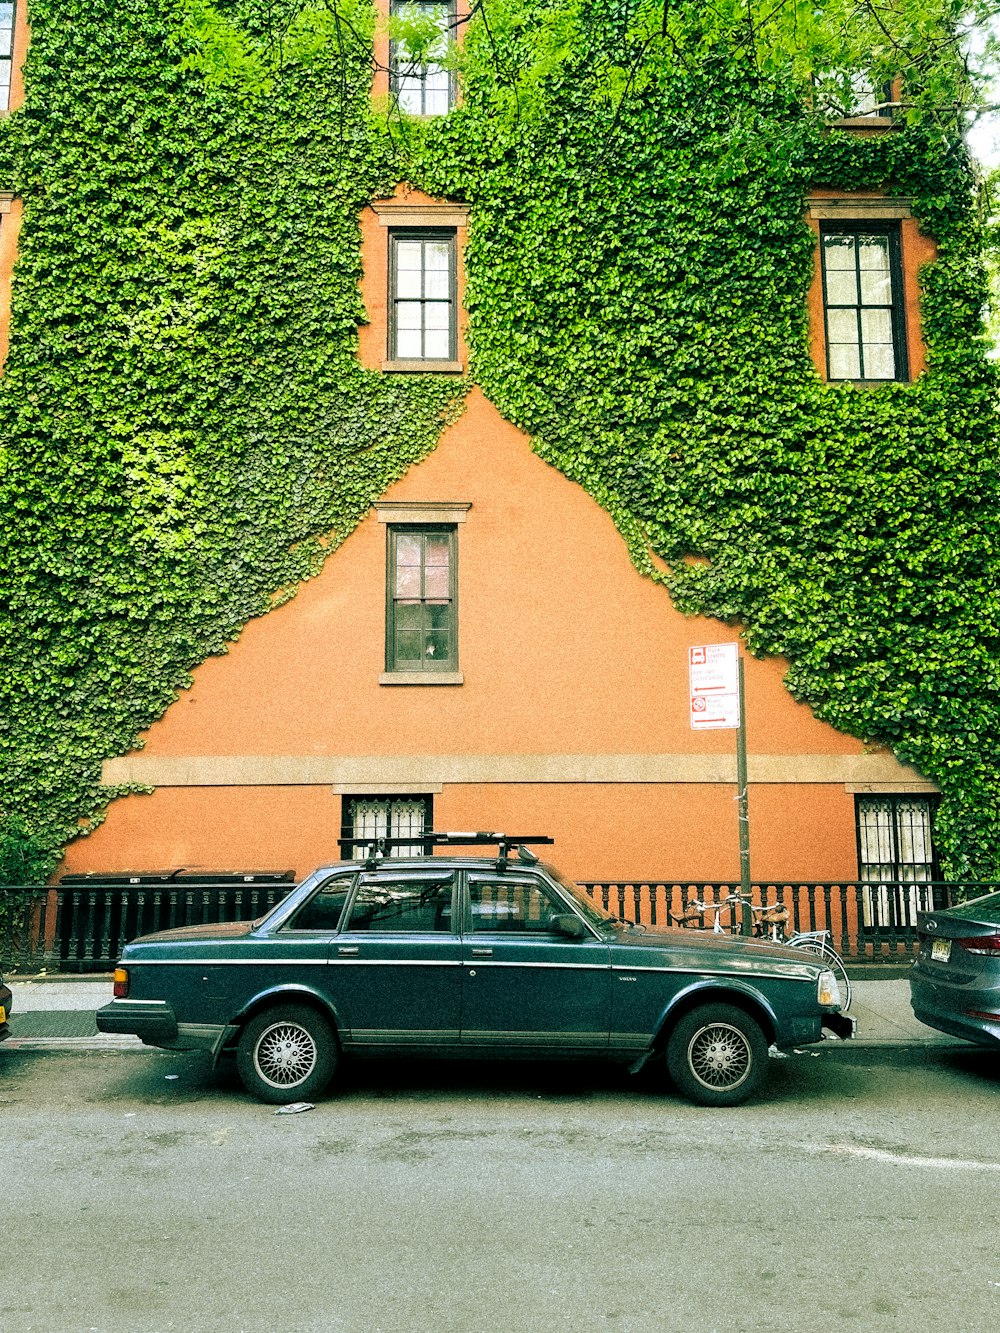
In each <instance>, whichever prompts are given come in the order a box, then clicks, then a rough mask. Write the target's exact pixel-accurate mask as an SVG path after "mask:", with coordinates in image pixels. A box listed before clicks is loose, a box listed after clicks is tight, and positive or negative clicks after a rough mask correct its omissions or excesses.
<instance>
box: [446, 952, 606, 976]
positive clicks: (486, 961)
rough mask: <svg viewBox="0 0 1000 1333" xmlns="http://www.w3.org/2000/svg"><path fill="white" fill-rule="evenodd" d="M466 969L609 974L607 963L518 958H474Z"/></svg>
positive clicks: (467, 962)
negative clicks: (535, 969) (539, 960)
mask: <svg viewBox="0 0 1000 1333" xmlns="http://www.w3.org/2000/svg"><path fill="white" fill-rule="evenodd" d="M464 966H465V967H475V968H487V967H523V968H527V967H542V968H545V970H546V971H547V972H555V971H560V972H608V971H610V968H609V966H608V964H607V963H522V962H521V961H520V960H519V959H517V958H480V957H478V956H475V955H474V956H473V957H472V958H467V959H465V962H464Z"/></svg>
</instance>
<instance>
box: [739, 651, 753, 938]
mask: <svg viewBox="0 0 1000 1333" xmlns="http://www.w3.org/2000/svg"><path fill="white" fill-rule="evenodd" d="M738 670H739V693H740V720H739V726H738V727H737V728H736V807H737V815H738V819H739V830H740V891H741V892H742V894H743V896H744V898H745V899H746V900H747V901H746V902H744V903H743V905H742V908H741V911H740V931H741V933H742V934H744V935H749V934H750V931H751V929H752V927H751V922H752V920H753V916H752V913H751V911H750V907H749V899H750V811H749V807H748V802H747V786H748V784H747V724H746V704H745V702H744V695H743V658H742V657H740V658H739V663H738Z"/></svg>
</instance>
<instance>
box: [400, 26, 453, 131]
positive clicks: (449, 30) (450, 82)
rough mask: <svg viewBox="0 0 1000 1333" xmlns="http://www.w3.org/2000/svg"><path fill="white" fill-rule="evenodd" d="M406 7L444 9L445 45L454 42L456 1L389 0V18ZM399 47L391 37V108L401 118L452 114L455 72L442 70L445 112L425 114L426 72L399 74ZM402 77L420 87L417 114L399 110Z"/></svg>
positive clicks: (426, 112) (427, 112)
mask: <svg viewBox="0 0 1000 1333" xmlns="http://www.w3.org/2000/svg"><path fill="white" fill-rule="evenodd" d="M408 8H414V9H444V10H446V11H447V25H446V26H447V32H446V39H447V41H448V42H451V41H453V40H454V38H453V35H452V34H453V33H454V31H455V30H456V28H457V24H458V8H457V5H456V3H455V0H390V4H389V16H390V18H395V17H397V16H399V15H401V14H402V12H403V11H404V10H405V9H408ZM399 47H400V43H399V42H398V41H396V40H394V39H393V38H390V40H389V96H390V98H391V99H392V105H393V106H394V107H395V108H396V109H397V110H399V111H400V112H401V114H403V115H407V116H421V117H430V116H438V115H447V114H448V112H449V111H451V110H452V108H453V107H454V106H455V104H456V101H457V83H456V79H455V72H454V70H444V71H443V72H444V73H445V74H447V76H448V106H447V108H446V109H445V111H443V112H438V111H426V110H424V107H425V105H426V100H427V96H426V94H427V89H426V71H425V72H424V74H421V75H415V74H402V73H401V72H400V63H399V58H398V57H399ZM438 68H439V69H440V68H441V66H438ZM404 78H410V79H415V80H416V81H418V82H419V84H420V106H421V109H420V110H419V111H404V110H403V109H402V108H401V107H400V105H399V93H400V83H401V81H402V79H404Z"/></svg>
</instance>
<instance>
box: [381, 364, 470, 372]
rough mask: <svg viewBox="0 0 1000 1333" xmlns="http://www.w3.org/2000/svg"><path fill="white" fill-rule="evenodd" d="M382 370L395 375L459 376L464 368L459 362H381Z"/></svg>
mask: <svg viewBox="0 0 1000 1333" xmlns="http://www.w3.org/2000/svg"><path fill="white" fill-rule="evenodd" d="M382 369H383V370H388V371H394V372H396V373H397V374H412V373H413V372H414V371H420V372H422V373H423V374H425V375H427V374H432V375H461V374H462V372H463V370H464V369H465V367H464V366H463V365H462V362H461V361H383V362H382Z"/></svg>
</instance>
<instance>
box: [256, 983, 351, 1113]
mask: <svg viewBox="0 0 1000 1333" xmlns="http://www.w3.org/2000/svg"><path fill="white" fill-rule="evenodd" d="M236 1067H237V1069H238V1070H239V1072H240V1078H241V1079H242V1080H243V1084H244V1086H245V1087H246V1090H247V1091H248V1092H249V1093H251V1094H252V1095H253V1096H254V1097H257V1098H258V1099H259V1100H260V1101H263V1102H289V1101H297V1100H303V1099H305V1098H308V1097H315V1096H317V1094H319V1093H321V1092H322V1091H323V1089H324V1088H325V1087H326V1085H327V1084H328V1083H329V1082H330V1079H331V1078H332V1077H333V1071H334V1070H335V1069H336V1067H337V1041H336V1038H335V1037H334V1035H333V1031H332V1029H331V1028H330V1025H329V1023H327V1022H326V1020H325V1019H324V1018H323V1017H322V1016H321V1015H320V1014H318V1013H316V1011H315V1010H314V1009H309V1008H308V1007H306V1006H303V1005H282V1006H280V1007H278V1008H274V1009H265V1010H263V1012H262V1013H259V1014H257V1016H256V1017H255V1018H252V1019H251V1020H250V1022H249V1023H248V1024H247V1025H246V1027H245V1028H244V1029H243V1035H242V1036H241V1037H240V1042H239V1046H238V1047H237V1048H236Z"/></svg>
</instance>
